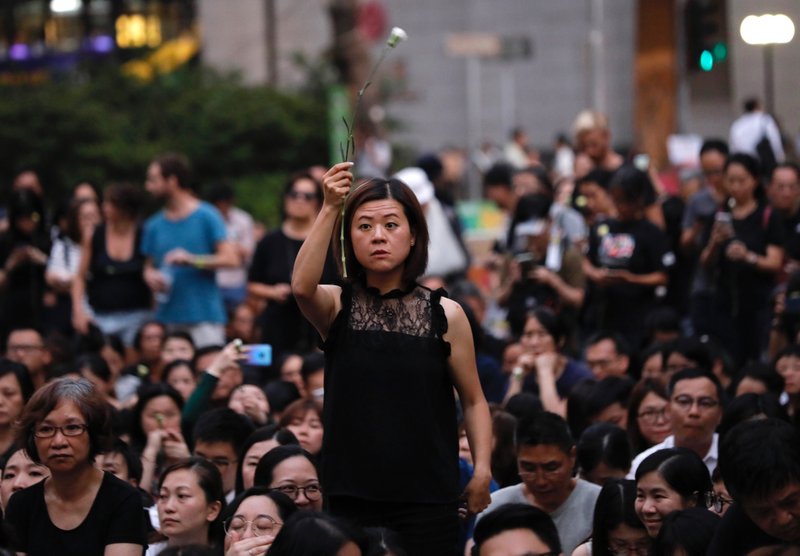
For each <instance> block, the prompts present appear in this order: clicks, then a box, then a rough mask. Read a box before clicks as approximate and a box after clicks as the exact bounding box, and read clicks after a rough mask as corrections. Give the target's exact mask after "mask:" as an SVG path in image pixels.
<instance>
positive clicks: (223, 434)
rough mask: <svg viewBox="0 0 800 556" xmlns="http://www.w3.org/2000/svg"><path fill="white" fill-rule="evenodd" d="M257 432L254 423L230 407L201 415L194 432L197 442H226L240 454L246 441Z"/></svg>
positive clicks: (219, 408) (193, 436)
mask: <svg viewBox="0 0 800 556" xmlns="http://www.w3.org/2000/svg"><path fill="white" fill-rule="evenodd" d="M254 430H255V427H254V426H253V422H252V421H251V420H250V419H248V418H247V417H245V416H244V415H241V414H239V413H236V412H235V411H234V410H232V409H230V408H229V407H218V408H217V409H211V410H209V411H206V412H205V413H203V414H201V415H200V417H199V418H198V419H197V423H195V425H194V430H193V431H192V438H193V439H194V442H195V444H196V443H197V442H201V441H202V442H209V443H210V442H225V443H228V444H230V445H231V446H233V451H234V453H236V454H238V453H239V450H240V449H241V447H242V444H244V441H245V440H246V439H247V437H248V436H250V434H251V433H252V432H253V431H254Z"/></svg>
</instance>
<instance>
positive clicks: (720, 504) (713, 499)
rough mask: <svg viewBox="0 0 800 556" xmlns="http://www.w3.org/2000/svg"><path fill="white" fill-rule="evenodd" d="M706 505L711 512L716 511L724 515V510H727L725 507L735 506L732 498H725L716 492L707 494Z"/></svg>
mask: <svg viewBox="0 0 800 556" xmlns="http://www.w3.org/2000/svg"><path fill="white" fill-rule="evenodd" d="M705 503H706V508H708V509H709V510H714V511H715V512H717V513H718V514H720V513H722V510H724V509H725V506H726V505H727V506H730V505H731V504H733V500H732V499H730V498H725V497H724V496H722V495H721V494H717V493H716V492H706V494H705Z"/></svg>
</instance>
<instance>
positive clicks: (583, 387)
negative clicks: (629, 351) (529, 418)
mask: <svg viewBox="0 0 800 556" xmlns="http://www.w3.org/2000/svg"><path fill="white" fill-rule="evenodd" d="M631 390H633V380H631V379H630V378H628V377H620V376H607V377H605V378H604V379H603V380H595V379H592V378H589V379H584V380H582V381H580V382H579V383H578V384H576V385H575V386H574V387H573V388H572V391H571V392H570V393H569V396H568V397H567V422H568V423H569V428H570V431H571V432H572V436H573V437H574V438H578V437H579V436H580V435H581V434H583V431H584V430H585V429H586V427H588V426H589V425H591V424H592V420H593V419H594V418H595V416H597V414H599V413H600V412H601V411H603V410H604V409H606V408H607V407H609V406H611V405H613V404H615V403H618V404H620V405H621V406H622V407H625V408H627V407H628V400H629V399H630V396H631Z"/></svg>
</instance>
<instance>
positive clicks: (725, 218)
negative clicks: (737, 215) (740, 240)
mask: <svg viewBox="0 0 800 556" xmlns="http://www.w3.org/2000/svg"><path fill="white" fill-rule="evenodd" d="M714 222H716V223H717V224H719V226H720V227H721V228H723V229H725V231H726V232H728V234H729V235H733V215H731V213H730V212H726V211H724V210H720V211H718V212H717V213H716V214H715V215H714Z"/></svg>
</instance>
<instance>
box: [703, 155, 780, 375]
mask: <svg viewBox="0 0 800 556" xmlns="http://www.w3.org/2000/svg"><path fill="white" fill-rule="evenodd" d="M759 176H760V169H759V164H758V161H757V160H756V159H755V158H753V157H752V156H750V155H747V154H742V153H737V154H734V155H731V156H730V157H729V158H728V160H727V162H726V163H725V188H726V192H727V194H728V202H727V204H726V208H724V209H722V210H720V211H718V212H717V214H716V216H715V221H714V225H713V227H712V229H711V237H710V239H709V241H708V244H707V245H706V247H705V249H703V252H702V254H701V256H700V262H701V263H702V264H703V265H705V267H706V268H708V269H710V270H711V272H712V275H713V279H714V294H713V301H712V317H713V321H712V323H711V327H712V330H713V333H714V336H715V337H716V338H717V339H718V340H719V341H720V342H721V343H722V344H723V345H726V346H729V348H730V350H731V352H732V353H731V354H732V355H733V357H734V359H735V361H736V363H737V364H738V365H742V364H744V363H745V362H747V361H749V360H758V359H759V357H760V354H761V351H762V349H763V348H764V346H765V345H766V341H767V337H766V336H767V332H768V331H769V317H770V304H769V296H770V293H771V291H772V289H773V287H774V285H775V279H776V276H777V274H778V272H780V270H781V266H782V264H783V242H784V230H783V225H782V224H781V218H780V215H779V214H778V213H777V212H776V211H774V210H772V209H771V207H769V205H767V203H766V201H765V199H764V190H763V187H762V186H761V183H760V181H759Z"/></svg>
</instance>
